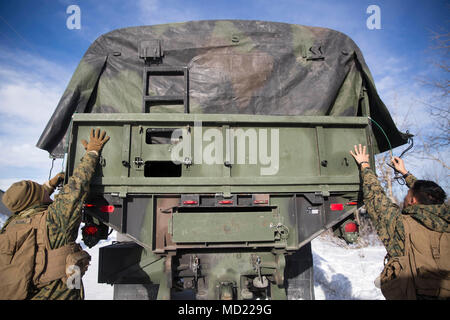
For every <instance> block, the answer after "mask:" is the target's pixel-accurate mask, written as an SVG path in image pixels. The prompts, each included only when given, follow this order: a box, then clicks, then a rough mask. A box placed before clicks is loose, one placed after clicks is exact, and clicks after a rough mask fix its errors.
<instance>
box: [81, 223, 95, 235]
mask: <svg viewBox="0 0 450 320" xmlns="http://www.w3.org/2000/svg"><path fill="white" fill-rule="evenodd" d="M83 232H84V233H85V234H86V235H88V236H93V235H94V234H96V233H97V232H98V228H97V227H96V226H93V225H90V226H86V227H84V229H83Z"/></svg>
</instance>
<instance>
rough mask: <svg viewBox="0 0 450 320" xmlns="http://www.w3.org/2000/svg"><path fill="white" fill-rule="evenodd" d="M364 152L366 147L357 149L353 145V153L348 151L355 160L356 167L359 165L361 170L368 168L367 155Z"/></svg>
mask: <svg viewBox="0 0 450 320" xmlns="http://www.w3.org/2000/svg"><path fill="white" fill-rule="evenodd" d="M366 151H367V148H366V146H364V147H362V146H361V145H359V147H358V146H356V145H355V153H353V152H352V151H351V150H350V154H351V155H352V156H353V158H355V161H356V162H357V163H358V165H361V168H366V167H370V164H369V154H368V153H366Z"/></svg>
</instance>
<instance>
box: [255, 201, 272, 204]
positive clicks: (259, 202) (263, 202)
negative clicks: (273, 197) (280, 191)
mask: <svg viewBox="0 0 450 320" xmlns="http://www.w3.org/2000/svg"><path fill="white" fill-rule="evenodd" d="M253 203H254V204H268V203H269V200H255V201H253Z"/></svg>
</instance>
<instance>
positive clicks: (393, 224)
mask: <svg viewBox="0 0 450 320" xmlns="http://www.w3.org/2000/svg"><path fill="white" fill-rule="evenodd" d="M361 177H362V181H363V187H362V190H363V196H364V204H365V205H366V209H367V213H368V214H369V216H370V219H371V220H372V222H373V223H374V225H375V228H376V230H377V233H378V236H379V237H380V239H381V241H382V242H383V244H384V246H385V247H386V251H387V255H388V257H399V256H403V255H404V254H405V229H404V226H403V222H402V219H401V215H402V214H407V215H409V216H411V217H413V218H414V219H415V220H417V221H418V222H420V223H421V224H423V225H424V226H426V227H427V228H429V229H431V230H434V231H437V232H449V231H450V228H449V224H448V221H449V220H450V210H449V206H448V205H447V204H445V203H444V204H441V205H420V204H417V205H412V206H408V207H406V208H404V209H403V210H402V209H401V208H400V207H399V206H398V205H396V204H395V203H393V202H392V201H391V200H390V199H389V197H387V196H386V194H385V192H384V191H383V188H382V187H381V185H380V182H379V181H378V179H377V176H376V175H375V174H374V172H373V171H372V170H371V169H370V168H364V169H362V170H361ZM405 180H406V184H407V186H408V187H409V188H411V187H412V186H413V184H414V182H415V181H416V180H417V179H416V177H414V176H413V175H412V174H410V175H408V176H407V177H406V178H405Z"/></svg>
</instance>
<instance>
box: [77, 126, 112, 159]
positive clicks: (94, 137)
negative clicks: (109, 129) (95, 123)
mask: <svg viewBox="0 0 450 320" xmlns="http://www.w3.org/2000/svg"><path fill="white" fill-rule="evenodd" d="M105 135H106V131H102V132H101V133H100V129H97V130H96V131H95V132H94V129H93V128H92V129H91V137H90V140H89V143H88V142H87V141H86V140H81V143H82V144H83V146H84V148H85V149H86V151H87V152H89V151H96V152H98V153H99V154H100V152H101V150H102V148H103V146H104V145H105V143H106V142H108V140H109V137H108V136H106V137H105Z"/></svg>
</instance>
